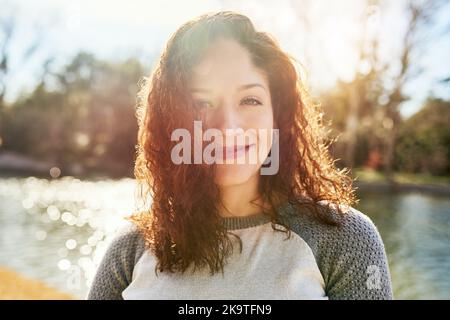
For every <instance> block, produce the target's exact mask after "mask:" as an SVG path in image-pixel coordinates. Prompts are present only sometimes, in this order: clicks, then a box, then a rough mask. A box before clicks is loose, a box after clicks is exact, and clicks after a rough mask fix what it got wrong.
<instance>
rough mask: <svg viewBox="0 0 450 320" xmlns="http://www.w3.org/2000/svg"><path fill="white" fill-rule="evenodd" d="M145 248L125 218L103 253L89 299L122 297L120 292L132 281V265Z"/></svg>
mask: <svg viewBox="0 0 450 320" xmlns="http://www.w3.org/2000/svg"><path fill="white" fill-rule="evenodd" d="M144 251H145V241H144V238H143V237H142V235H141V233H140V232H139V230H138V228H137V227H136V226H135V225H134V224H132V223H131V222H128V221H127V222H126V224H125V225H123V226H122V227H120V228H119V229H118V230H117V232H116V233H115V234H114V236H113V239H112V240H111V242H110V243H109V245H108V246H107V248H106V252H104V253H103V254H102V259H101V262H100V264H99V266H98V268H97V271H96V274H95V277H94V279H93V281H92V285H91V288H90V290H89V294H88V299H90V300H98V299H107V300H112V299H113V300H117V299H122V296H121V294H122V291H123V290H124V289H125V288H126V287H127V286H128V285H129V284H130V283H131V281H132V277H133V270H134V266H135V265H136V263H137V262H138V260H139V258H140V257H141V256H142V254H143V253H144Z"/></svg>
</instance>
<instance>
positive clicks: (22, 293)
mask: <svg viewBox="0 0 450 320" xmlns="http://www.w3.org/2000/svg"><path fill="white" fill-rule="evenodd" d="M73 299H75V297H74V296H72V295H70V294H67V293H64V292H61V291H59V290H57V289H55V288H52V287H50V286H48V285H46V284H44V283H42V282H40V281H38V280H34V279H30V278H27V277H24V276H22V275H20V274H18V273H16V272H14V271H12V270H8V269H5V268H0V300H73Z"/></svg>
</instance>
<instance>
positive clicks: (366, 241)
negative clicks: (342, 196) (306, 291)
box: [282, 205, 392, 299]
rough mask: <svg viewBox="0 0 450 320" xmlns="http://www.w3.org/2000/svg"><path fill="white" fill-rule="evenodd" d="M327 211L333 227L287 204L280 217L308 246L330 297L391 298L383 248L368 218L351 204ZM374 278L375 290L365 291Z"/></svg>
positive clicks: (378, 235) (375, 229)
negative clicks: (333, 223)
mask: <svg viewBox="0 0 450 320" xmlns="http://www.w3.org/2000/svg"><path fill="white" fill-rule="evenodd" d="M330 209H331V210H332V211H331V212H329V214H330V215H331V216H332V217H334V218H336V220H338V221H339V225H337V226H334V225H330V224H326V223H323V222H320V221H319V220H318V219H317V218H315V217H314V216H312V215H311V214H307V213H305V212H301V210H299V209H297V208H294V207H293V206H291V205H288V206H287V207H285V208H284V211H283V213H282V216H284V217H286V220H285V221H286V223H287V224H288V226H289V227H290V229H291V230H292V231H293V232H295V233H296V234H297V235H298V236H300V237H301V238H302V239H303V240H305V241H306V242H307V243H308V245H309V246H310V248H311V249H312V251H313V253H314V256H315V258H316V261H317V264H318V266H319V269H320V270H321V273H322V275H323V277H324V280H325V283H326V287H327V288H326V289H327V293H328V294H329V296H330V298H337V299H345V298H354V299H358V298H367V299H372V298H374V299H378V298H391V297H392V289H391V280H390V274H389V268H388V263H387V257H386V253H385V248H384V244H383V241H382V239H381V236H380V234H379V232H378V230H377V228H376V226H375V225H374V223H373V222H372V220H371V219H370V218H369V217H368V216H366V215H365V214H363V213H362V212H360V211H359V210H357V209H355V208H353V207H346V208H345V210H344V213H343V214H342V215H340V214H338V212H337V209H336V206H334V207H333V206H331V207H330ZM373 274H375V276H376V277H377V278H376V279H375V280H376V283H375V285H373V287H376V289H377V290H369V289H368V288H367V286H370V285H371V283H370V281H372V280H373V279H372V278H371V275H373Z"/></svg>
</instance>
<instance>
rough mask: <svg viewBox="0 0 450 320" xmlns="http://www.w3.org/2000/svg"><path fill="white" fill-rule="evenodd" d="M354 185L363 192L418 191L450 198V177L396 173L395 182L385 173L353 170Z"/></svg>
mask: <svg viewBox="0 0 450 320" xmlns="http://www.w3.org/2000/svg"><path fill="white" fill-rule="evenodd" d="M353 177H354V178H355V182H354V185H355V186H356V187H357V188H358V189H359V190H362V191H379V192H391V191H392V192H401V191H405V192H408V191H416V192H426V193H431V194H435V195H442V196H450V177H448V176H443V177H437V176H432V175H429V174H412V173H401V172H396V173H394V175H393V181H389V180H387V179H386V177H385V176H384V175H383V173H381V172H378V171H374V170H367V169H355V170H353Z"/></svg>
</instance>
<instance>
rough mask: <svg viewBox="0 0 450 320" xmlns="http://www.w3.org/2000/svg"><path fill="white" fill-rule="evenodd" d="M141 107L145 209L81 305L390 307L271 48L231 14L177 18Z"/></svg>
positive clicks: (304, 108) (318, 138)
mask: <svg viewBox="0 0 450 320" xmlns="http://www.w3.org/2000/svg"><path fill="white" fill-rule="evenodd" d="M141 97H142V98H143V99H141V100H142V102H141V103H140V106H139V109H138V113H137V115H138V120H139V126H140V130H139V137H138V138H139V139H138V140H139V141H138V156H137V160H136V166H135V175H136V178H137V181H138V182H139V183H140V186H141V196H142V198H143V199H144V200H149V199H150V201H151V205H150V206H148V210H143V211H142V212H140V213H137V214H135V215H133V216H132V217H131V219H130V220H131V221H132V223H130V226H129V227H128V228H126V230H123V231H122V232H121V233H120V234H119V235H117V236H116V238H115V240H114V241H113V242H112V244H111V245H110V246H109V248H108V250H107V252H106V255H105V257H104V258H103V260H102V262H101V264H100V266H99V269H98V271H97V274H96V276H95V279H94V281H93V284H92V287H91V289H90V292H89V296H88V298H89V299H391V298H392V289H391V280H390V274H389V270H388V264H387V259H386V254H385V250H384V246H383V243H382V240H381V238H380V236H379V234H378V232H377V230H376V228H375V226H374V225H373V223H372V222H371V220H369V218H367V217H366V216H365V215H364V214H362V213H361V212H359V211H357V210H356V209H354V208H353V207H352V204H354V202H355V201H356V199H355V196H354V190H353V189H352V184H351V182H352V181H351V179H350V178H349V177H348V176H347V172H346V171H343V170H338V169H336V168H335V167H334V165H333V160H332V159H331V158H330V156H329V154H328V152H327V148H326V144H325V136H324V134H323V131H324V130H323V126H322V124H321V121H320V115H321V114H320V110H319V108H318V106H317V105H314V104H313V103H311V102H310V100H309V99H308V95H307V91H306V89H305V87H304V86H303V84H302V83H301V81H300V78H299V76H298V72H297V70H296V68H295V66H294V63H293V60H292V59H291V58H290V57H289V56H288V55H287V54H286V53H285V52H283V51H282V50H281V49H280V47H279V45H278V44H277V42H276V41H275V40H274V39H273V38H272V37H270V36H269V35H268V34H267V33H263V32H258V31H256V30H255V28H254V26H253V25H252V22H251V21H250V20H249V19H248V18H247V17H245V16H243V15H240V14H236V13H233V12H219V13H215V14H207V15H203V16H200V17H199V18H197V19H195V20H193V21H189V22H187V23H185V24H184V25H182V26H181V27H180V28H179V29H178V30H177V31H176V33H175V34H174V35H173V36H172V37H171V39H170V40H169V42H168V44H167V47H166V49H165V51H164V53H163V54H162V55H161V58H160V61H159V64H158V65H157V67H156V69H155V70H154V72H153V74H152V78H151V81H149V82H148V83H147V84H146V85H145V86H144V88H143V90H142V95H141ZM199 124H200V127H199ZM199 128H200V129H202V130H205V129H206V130H208V129H211V130H215V131H211V132H213V133H214V134H213V135H209V136H208V137H206V138H205V136H207V135H206V134H205V135H201V134H200V135H199V134H198V129H199ZM177 130H178V131H177ZM179 130H181V132H180V131H179ZM260 132H262V133H263V134H259V133H260ZM185 133H189V134H191V135H189V136H188V138H187V140H185V141H183V143H187V145H185V146H186V147H185V148H180V143H181V142H180V141H181V139H180V136H181V135H182V134H185ZM220 134H223V135H222V137H220ZM213 136H214V138H212V137H213ZM221 138H222V139H221ZM239 139H240V140H239ZM236 141H241V142H236ZM209 143H211V144H212V145H213V146H214V148H213V150H214V151H213V152H210V153H209V155H210V156H211V155H212V156H213V160H215V161H208V159H206V160H205V158H204V157H203V156H205V155H208V153H207V152H206V148H210V151H211V144H209ZM199 150H200V152H199ZM202 152H204V153H202ZM255 152H256V154H257V155H260V156H261V155H262V157H256V160H255V157H253V158H252V159H253V161H250V160H251V154H252V153H253V154H255ZM196 153H197V154H196ZM206 158H207V157H206ZM180 159H181V160H183V161H180ZM227 159H232V160H242V159H244V160H245V161H240V162H238V161H226V160H227ZM209 160H211V159H209ZM222 160H223V161H222Z"/></svg>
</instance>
